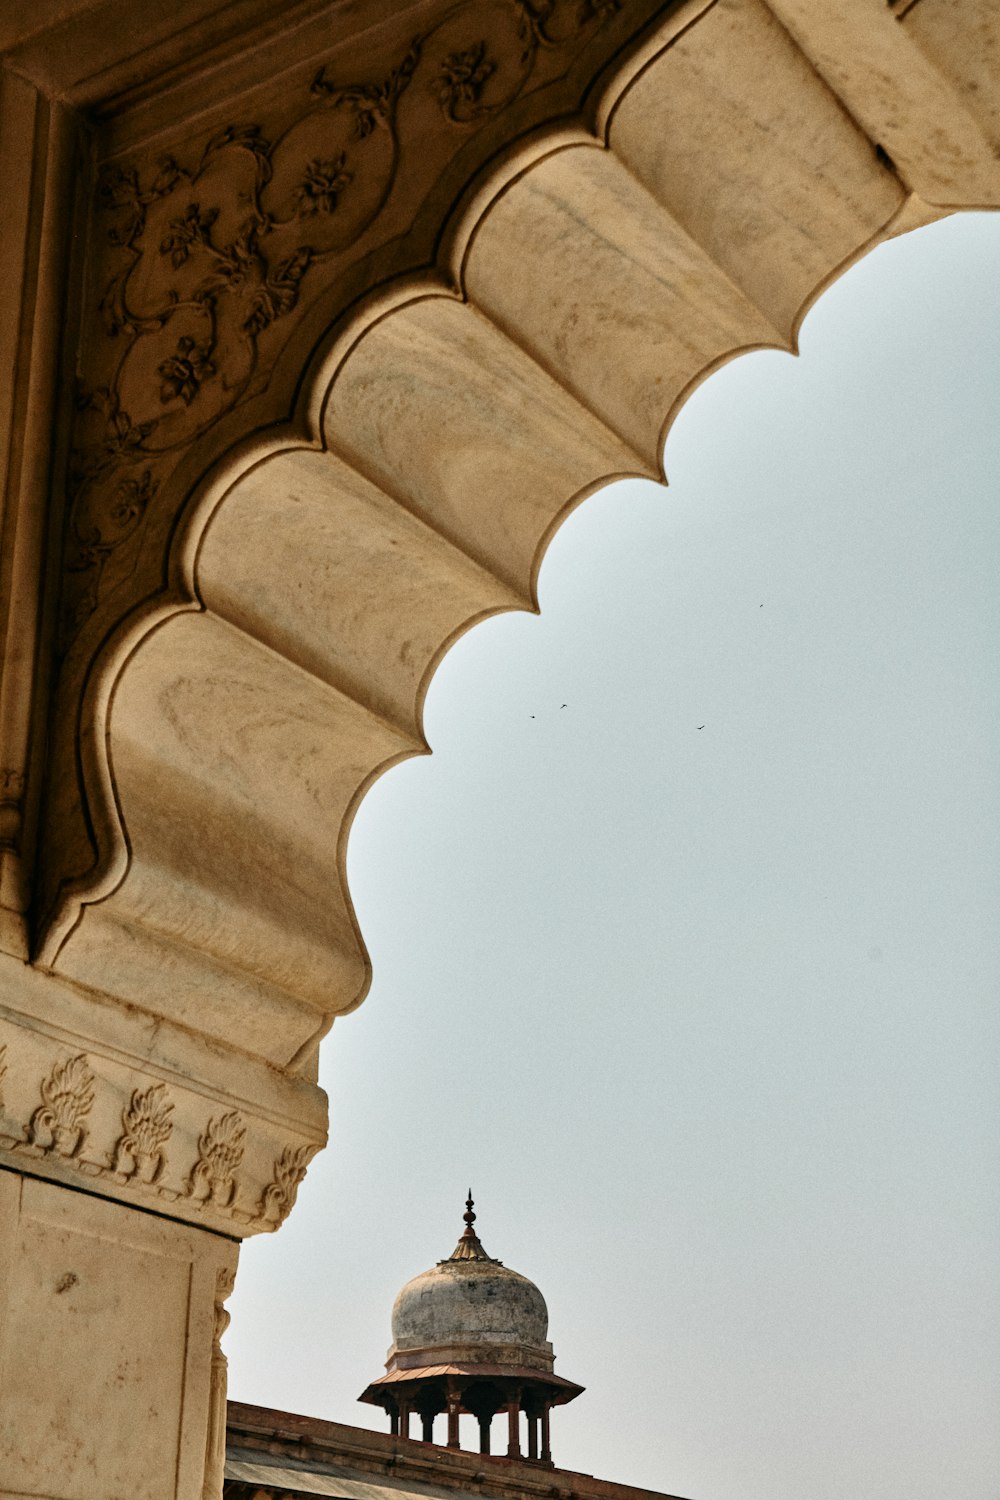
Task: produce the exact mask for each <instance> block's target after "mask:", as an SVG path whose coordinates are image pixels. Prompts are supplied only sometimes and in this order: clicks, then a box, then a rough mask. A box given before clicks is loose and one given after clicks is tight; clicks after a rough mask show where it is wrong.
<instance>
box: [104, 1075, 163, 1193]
mask: <svg viewBox="0 0 1000 1500" xmlns="http://www.w3.org/2000/svg"><path fill="white" fill-rule="evenodd" d="M173 1108H174V1106H173V1103H172V1101H171V1100H170V1099H169V1098H168V1097H167V1090H166V1086H165V1085H164V1084H162V1083H154V1084H153V1085H151V1087H150V1088H148V1089H135V1090H134V1091H133V1094H132V1098H131V1100H130V1101H129V1103H128V1104H127V1105H126V1106H125V1108H124V1109H123V1110H122V1135H121V1137H120V1138H119V1141H118V1144H117V1146H116V1147H115V1159H114V1171H115V1173H116V1174H117V1175H118V1176H121V1177H124V1178H126V1179H128V1178H129V1177H133V1176H135V1175H136V1174H137V1173H138V1175H139V1177H140V1178H141V1180H142V1181H143V1182H147V1183H152V1182H155V1181H156V1179H157V1178H158V1177H159V1175H160V1172H161V1170H162V1168H163V1154H162V1152H161V1151H160V1147H161V1146H163V1145H165V1144H166V1142H167V1141H168V1140H169V1139H170V1135H171V1132H172V1130H173V1128H174V1126H173V1121H172V1120H171V1119H170V1115H171V1114H172V1112H173Z"/></svg>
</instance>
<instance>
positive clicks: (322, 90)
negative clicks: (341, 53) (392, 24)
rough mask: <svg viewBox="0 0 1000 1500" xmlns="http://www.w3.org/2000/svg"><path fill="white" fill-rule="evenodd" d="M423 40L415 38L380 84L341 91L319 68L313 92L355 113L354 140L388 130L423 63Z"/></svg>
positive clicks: (334, 105)
mask: <svg viewBox="0 0 1000 1500" xmlns="http://www.w3.org/2000/svg"><path fill="white" fill-rule="evenodd" d="M421 45H422V38H421V37H414V39H413V41H412V42H411V43H410V49H409V51H408V52H407V54H406V56H405V57H404V58H403V61H402V62H401V63H400V64H399V66H398V67H396V68H393V69H392V71H391V72H390V73H389V74H388V75H387V77H386V78H384V79H383V81H382V82H381V83H363V84H350V85H348V86H347V87H345V88H338V86H337V85H336V84H335V83H331V82H330V80H329V79H328V78H327V76H326V68H325V67H322V68H320V70H319V72H318V73H317V74H316V77H315V78H314V79H313V83H312V92H313V93H314V94H315V95H317V97H319V98H321V99H325V100H326V102H327V103H328V104H330V105H331V106H332V107H333V108H340V107H343V108H345V109H350V110H352V111H353V113H354V136H355V139H356V140H359V141H363V140H364V139H365V138H366V137H367V136H369V135H371V133H372V131H373V130H374V129H375V128H376V127H381V128H382V129H383V130H387V129H388V128H389V124H390V121H391V118H392V113H393V110H394V108H395V104H396V100H397V99H398V98H399V96H400V94H401V93H402V92H403V90H404V89H405V88H406V86H407V84H408V83H409V81H410V79H411V78H412V77H413V74H414V72H415V71H416V67H417V63H418V62H419V61H420V50H421Z"/></svg>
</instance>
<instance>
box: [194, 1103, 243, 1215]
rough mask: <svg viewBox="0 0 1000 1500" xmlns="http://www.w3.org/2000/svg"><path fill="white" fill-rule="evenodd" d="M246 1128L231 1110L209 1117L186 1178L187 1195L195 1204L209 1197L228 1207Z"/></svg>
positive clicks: (237, 1115)
mask: <svg viewBox="0 0 1000 1500" xmlns="http://www.w3.org/2000/svg"><path fill="white" fill-rule="evenodd" d="M246 1137H247V1131H246V1126H245V1125H244V1123H243V1120H242V1118H241V1116H240V1115H239V1114H237V1113H236V1111H235V1110H231V1111H230V1113H229V1114H227V1115H222V1116H220V1118H219V1119H217V1120H209V1122H208V1125H207V1126H206V1128H205V1132H204V1134H203V1135H201V1136H199V1138H198V1160H197V1161H196V1162H195V1164H194V1166H193V1168H192V1169H191V1175H190V1177H189V1178H188V1181H187V1194H188V1197H189V1198H193V1199H194V1200H195V1202H196V1203H208V1202H209V1201H210V1200H211V1202H212V1203H214V1204H216V1205H217V1206H218V1207H219V1208H228V1207H229V1205H230V1204H231V1203H232V1201H233V1197H234V1196H235V1193H236V1182H235V1177H236V1172H237V1170H238V1169H239V1166H240V1163H241V1162H242V1160H243V1149H244V1146H245V1143H246Z"/></svg>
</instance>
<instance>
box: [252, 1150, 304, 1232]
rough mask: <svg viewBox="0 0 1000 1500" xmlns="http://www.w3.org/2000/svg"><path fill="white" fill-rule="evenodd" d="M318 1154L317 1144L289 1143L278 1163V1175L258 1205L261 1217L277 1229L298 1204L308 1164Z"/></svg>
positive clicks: (258, 1214) (276, 1167)
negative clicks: (291, 1144) (300, 1188)
mask: <svg viewBox="0 0 1000 1500" xmlns="http://www.w3.org/2000/svg"><path fill="white" fill-rule="evenodd" d="M315 1155H316V1147H315V1146H286V1147H285V1149H284V1151H282V1153H281V1155H280V1156H279V1157H278V1160H277V1161H276V1162H275V1164H274V1177H273V1178H272V1180H271V1182H269V1183H268V1185H267V1187H266V1188H265V1189H264V1195H263V1197H262V1198H261V1200H260V1203H259V1204H258V1205H257V1217H258V1219H263V1220H264V1221H265V1222H266V1223H268V1224H273V1225H274V1227H275V1228H276V1229H277V1227H278V1225H279V1224H281V1223H283V1222H284V1220H285V1219H286V1218H287V1216H288V1215H289V1214H290V1213H291V1211H292V1209H293V1208H294V1207H295V1199H296V1197H297V1196H298V1191H299V1187H300V1186H301V1183H302V1179H303V1178H304V1177H305V1175H306V1168H307V1167H308V1166H309V1163H310V1162H311V1161H312V1159H313V1157H314V1156H315Z"/></svg>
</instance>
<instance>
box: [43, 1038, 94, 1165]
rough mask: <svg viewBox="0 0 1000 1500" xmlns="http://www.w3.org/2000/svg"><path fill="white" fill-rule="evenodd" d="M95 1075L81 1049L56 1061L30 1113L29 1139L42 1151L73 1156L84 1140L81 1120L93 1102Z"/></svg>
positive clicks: (82, 1121)
mask: <svg viewBox="0 0 1000 1500" xmlns="http://www.w3.org/2000/svg"><path fill="white" fill-rule="evenodd" d="M93 1085H94V1075H93V1073H91V1071H90V1068H89V1067H88V1066H87V1059H86V1057H85V1056H84V1055H83V1054H82V1053H81V1054H80V1055H79V1056H78V1057H71V1058H70V1059H69V1061H68V1062H64V1063H56V1065H55V1066H54V1067H53V1069H52V1072H51V1073H50V1074H49V1076H48V1078H46V1079H45V1080H44V1082H43V1083H42V1087H41V1094H42V1103H41V1105H40V1106H39V1108H38V1109H36V1110H35V1113H34V1114H33V1115H32V1117H31V1121H30V1124H29V1126H28V1139H29V1141H30V1142H31V1144H32V1145H33V1146H37V1147H40V1148H41V1149H42V1150H43V1151H47V1150H49V1149H53V1148H54V1149H55V1150H56V1151H57V1152H58V1153H59V1155H60V1156H75V1155H76V1153H77V1152H78V1151H79V1149H80V1146H81V1145H82V1143H83V1123H84V1121H85V1119H86V1118H87V1115H88V1114H89V1113H90V1110H91V1106H92V1105H93V1102H94V1087H93Z"/></svg>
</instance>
